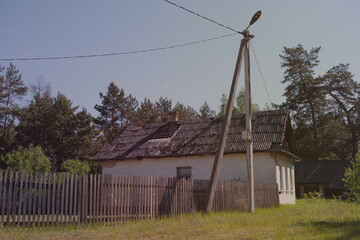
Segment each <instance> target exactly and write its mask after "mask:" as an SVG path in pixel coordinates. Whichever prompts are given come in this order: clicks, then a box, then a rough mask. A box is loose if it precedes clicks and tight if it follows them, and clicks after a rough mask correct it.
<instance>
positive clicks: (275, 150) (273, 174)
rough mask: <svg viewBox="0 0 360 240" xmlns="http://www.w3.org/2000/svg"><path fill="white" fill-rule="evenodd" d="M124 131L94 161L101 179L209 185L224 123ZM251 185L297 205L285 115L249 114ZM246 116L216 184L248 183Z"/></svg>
mask: <svg viewBox="0 0 360 240" xmlns="http://www.w3.org/2000/svg"><path fill="white" fill-rule="evenodd" d="M173 120H174V121H169V122H167V123H159V124H150V125H146V126H142V127H136V126H130V127H127V128H126V129H125V130H124V131H123V132H122V133H121V134H120V135H119V136H118V137H117V138H116V139H115V140H114V141H113V142H111V143H108V144H106V145H105V146H104V147H103V148H102V149H101V150H100V151H99V152H98V153H97V154H96V156H95V157H94V160H97V161H100V162H101V163H102V166H103V174H124V175H134V176H161V177H176V176H177V177H191V178H193V179H210V175H211V170H212V167H213V162H214V159H215V153H216V149H217V145H218V142H219V139H220V131H221V127H222V123H223V117H218V118H213V119H201V120H191V121H177V119H173ZM251 121H252V136H253V142H254V175H255V182H263V183H277V184H278V189H279V200H280V204H294V203H295V176H294V162H295V161H297V160H299V158H298V157H297V155H296V154H297V153H296V148H295V142H294V136H293V129H292V126H291V122H290V116H289V111H286V110H276V111H264V112H255V113H253V114H252V119H251ZM244 129H245V115H244V114H239V115H234V116H233V117H232V120H231V124H230V129H229V134H228V138H227V142H226V148H225V155H224V158H223V162H222V165H221V170H220V174H219V179H221V180H233V179H236V180H241V181H247V168H246V157H245V151H246V144H245V142H244V140H242V138H241V131H242V130H244Z"/></svg>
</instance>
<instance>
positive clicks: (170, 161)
mask: <svg viewBox="0 0 360 240" xmlns="http://www.w3.org/2000/svg"><path fill="white" fill-rule="evenodd" d="M214 159H215V156H213V155H208V156H190V157H179V158H163V159H142V160H125V161H106V162H104V163H103V174H124V175H133V176H144V177H145V176H146V177H150V176H161V177H176V168H177V167H191V178H193V179H210V175H211V170H212V167H213V163H214ZM254 175H255V181H256V182H264V183H276V174H275V161H274V158H273V157H272V155H271V154H269V153H254ZM219 179H221V180H233V179H238V180H241V181H247V166H246V158H245V155H244V154H227V155H224V157H223V162H222V164H221V169H220V174H219Z"/></svg>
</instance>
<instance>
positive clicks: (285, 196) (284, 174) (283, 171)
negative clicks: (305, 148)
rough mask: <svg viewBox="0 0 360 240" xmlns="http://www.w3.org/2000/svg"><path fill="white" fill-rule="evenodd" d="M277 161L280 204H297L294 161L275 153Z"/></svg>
mask: <svg viewBox="0 0 360 240" xmlns="http://www.w3.org/2000/svg"><path fill="white" fill-rule="evenodd" d="M275 161H276V182H277V184H278V189H279V201H280V204H295V201H296V197H295V171H294V163H293V162H292V161H291V160H290V159H289V158H287V157H284V156H282V155H279V154H276V155H275Z"/></svg>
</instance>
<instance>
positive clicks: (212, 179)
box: [205, 38, 246, 213]
mask: <svg viewBox="0 0 360 240" xmlns="http://www.w3.org/2000/svg"><path fill="white" fill-rule="evenodd" d="M245 46H246V40H245V38H244V39H242V40H241V44H240V49H239V53H238V57H237V60H236V66H235V72H234V77H233V81H232V84H231V89H230V94H229V99H228V103H227V106H226V113H225V118H224V123H223V127H222V132H221V141H220V144H219V145H218V148H217V150H216V156H215V161H214V165H213V169H212V171H211V177H210V183H209V189H208V202H207V206H206V211H205V212H207V213H208V212H211V209H212V205H213V202H214V196H215V189H216V183H217V179H218V176H219V172H220V168H221V162H222V159H223V156H224V150H225V145H226V139H227V135H228V131H229V126H230V121H231V115H232V110H233V106H234V100H235V95H236V89H237V85H238V82H239V74H240V69H241V63H242V61H243V57H244V49H245Z"/></svg>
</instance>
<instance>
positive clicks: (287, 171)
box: [285, 167, 290, 191]
mask: <svg viewBox="0 0 360 240" xmlns="http://www.w3.org/2000/svg"><path fill="white" fill-rule="evenodd" d="M285 179H286V180H285V181H286V182H285V183H286V189H285V190H286V191H289V180H290V179H289V168H288V167H285Z"/></svg>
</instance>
